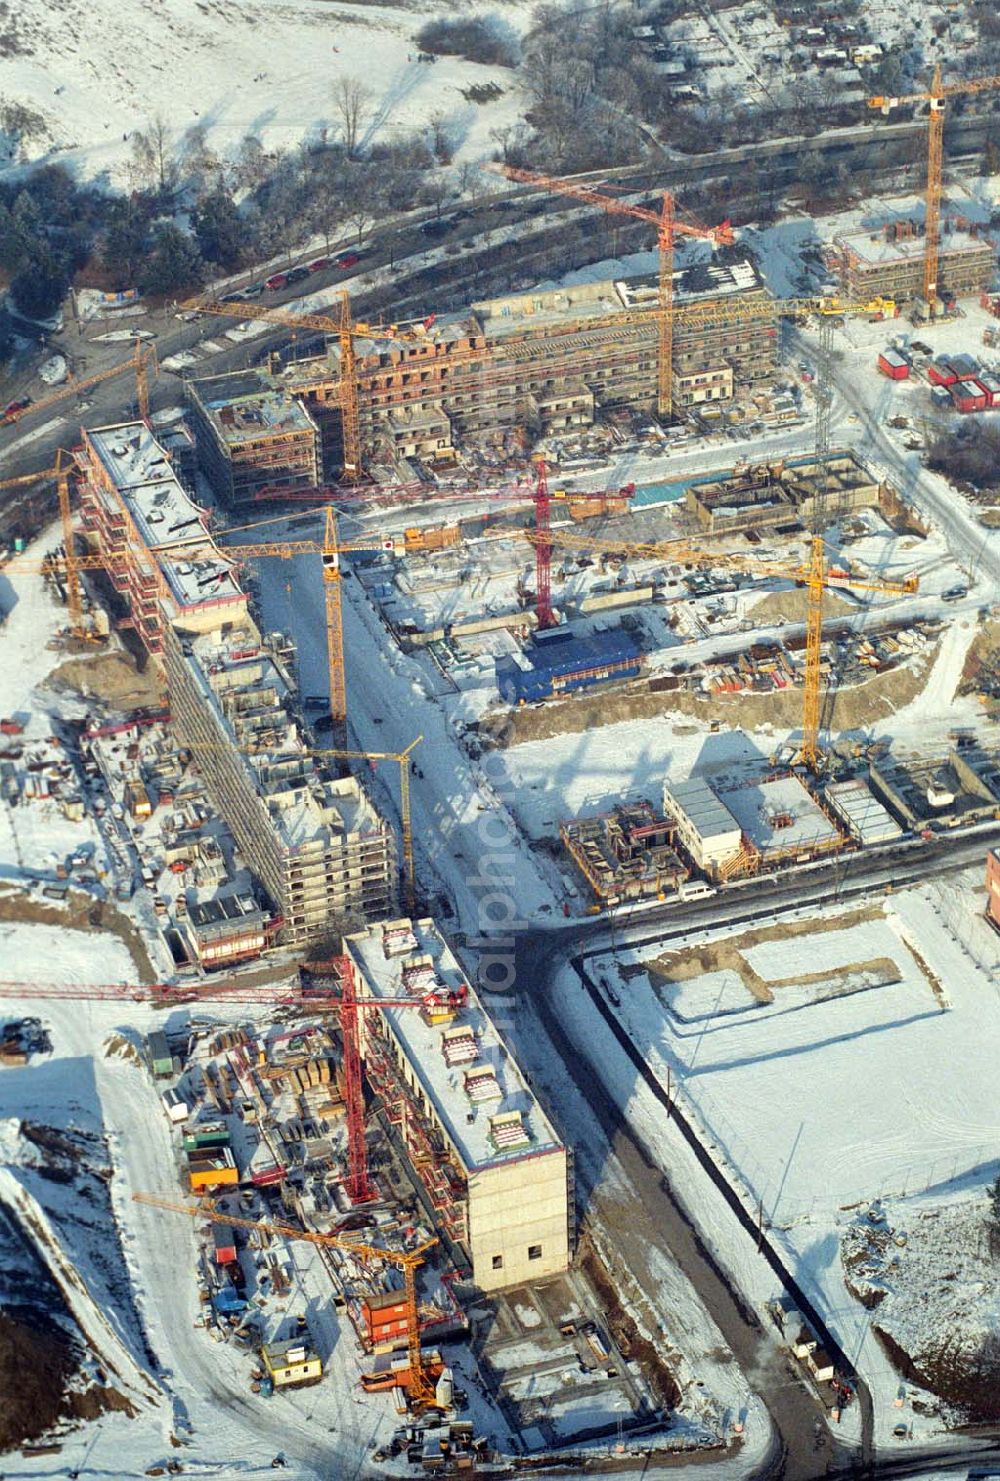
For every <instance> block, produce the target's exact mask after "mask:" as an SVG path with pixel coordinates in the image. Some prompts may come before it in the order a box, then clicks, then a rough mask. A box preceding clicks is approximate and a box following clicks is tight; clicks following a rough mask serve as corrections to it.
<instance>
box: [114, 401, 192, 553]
mask: <svg viewBox="0 0 1000 1481" xmlns="http://www.w3.org/2000/svg"><path fill="white" fill-rule="evenodd" d="M86 436H87V439H88V440H89V442H90V445H91V447H92V448H93V450H94V452H95V454H96V455H97V458H98V460H99V461H100V463H101V466H102V467H103V468H104V470H105V472H106V473H107V475H108V477H109V478H110V479H111V481H112V483H113V484H114V486H115V488H116V489H117V490H118V492H119V494H120V495H121V496H122V499H123V501H124V503H125V506H126V508H127V510H128V512H129V514H130V515H131V517H132V519H133V521H134V522H135V525H136V528H137V529H138V531H139V534H140V536H141V538H142V540H143V541H144V542H145V544H146V545H147V546H148V547H149V549H150V550H157V549H159V548H160V547H163V546H167V547H170V546H172V545H182V544H184V543H185V542H190V541H193V540H204V539H205V534H206V528H207V523H208V517H207V515H206V513H205V511H204V510H203V509H202V508H201V507H200V506H199V505H197V504H196V503H195V502H194V500H193V499H192V498H191V497H190V495H189V494H188V493H187V492H186V491H185V489H184V488H183V486H182V485H181V483H180V482H179V480H178V478H177V475H176V474H175V473H174V470H173V467H172V466H171V463H170V459H169V458H168V457H167V454H166V453H165V452H164V450H163V448H162V447H161V445H160V443H159V442H158V441H157V439H156V437H155V436H154V435H153V433H152V432H151V431H150V430H149V428H148V427H147V426H146V424H145V422H123V423H121V424H120V425H117V426H112V427H98V428H95V429H93V430H91V431H88V432H87V434H86Z"/></svg>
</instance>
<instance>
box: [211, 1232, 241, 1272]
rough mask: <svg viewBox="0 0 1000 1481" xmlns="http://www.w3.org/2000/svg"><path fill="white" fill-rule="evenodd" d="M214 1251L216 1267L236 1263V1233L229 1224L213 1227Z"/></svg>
mask: <svg viewBox="0 0 1000 1481" xmlns="http://www.w3.org/2000/svg"><path fill="white" fill-rule="evenodd" d="M212 1249H213V1253H214V1255H215V1263H216V1265H233V1264H235V1262H236V1233H235V1231H234V1230H233V1228H232V1227H231V1226H230V1225H229V1224H213V1225H212Z"/></svg>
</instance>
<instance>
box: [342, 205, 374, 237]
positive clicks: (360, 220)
mask: <svg viewBox="0 0 1000 1481" xmlns="http://www.w3.org/2000/svg"><path fill="white" fill-rule="evenodd" d="M346 220H348V221H349V222H350V223H351V225H352V226H353V227H354V230H355V231H356V232H357V234H358V245H359V246H360V245H361V241H362V238H363V237H364V235H365V232H367V231H368V230H369V228H370V227H372V226H374V224H375V218H374V216H373V215H372V213H371V211H369V209H368V207H367V206H363V205H357V206H352V207H351V209H350V210H349V211H348V212H347V216H346Z"/></svg>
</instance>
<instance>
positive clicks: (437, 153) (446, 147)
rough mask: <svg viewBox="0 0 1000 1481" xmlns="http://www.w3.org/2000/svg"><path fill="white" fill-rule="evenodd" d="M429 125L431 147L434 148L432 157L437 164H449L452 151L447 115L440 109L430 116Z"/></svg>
mask: <svg viewBox="0 0 1000 1481" xmlns="http://www.w3.org/2000/svg"><path fill="white" fill-rule="evenodd" d="M429 121H430V126H431V148H432V149H433V150H434V158H435V159H436V160H437V162H438V164H439V165H450V164H451V157H452V154H453V153H454V150H453V149H452V144H451V136H450V134H449V130H448V118H447V115H446V114H444V113H442V112H441V111H440V109H438V110H437V111H436V112H434V113H432V114H431V116H430V120H429Z"/></svg>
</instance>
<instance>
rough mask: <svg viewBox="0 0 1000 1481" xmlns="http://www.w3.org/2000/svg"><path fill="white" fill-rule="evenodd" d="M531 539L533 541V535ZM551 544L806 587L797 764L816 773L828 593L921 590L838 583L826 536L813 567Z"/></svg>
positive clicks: (909, 585)
mask: <svg viewBox="0 0 1000 1481" xmlns="http://www.w3.org/2000/svg"><path fill="white" fill-rule="evenodd" d="M530 538H531V539H534V538H535V536H534V533H533V532H532V534H531V536H530ZM550 538H551V539H553V540H556V541H558V542H559V543H560V544H565V545H568V546H570V547H572V548H576V549H583V550H596V551H602V552H604V553H606V554H615V555H622V556H625V557H627V558H631V559H636V560H650V559H652V560H661V559H667V560H675V561H681V562H687V563H690V564H692V565H700V566H727V567H729V568H730V569H732V568H734V567H735V568H738V569H739V570H743V571H747V572H749V573H750V574H752V575H761V576H779V577H782V578H784V579H785V580H790V581H795V582H797V583H798V584H799V585H802V586H804V587H806V589H807V591H808V604H807V611H806V666H805V678H804V683H803V694H802V741H801V744H800V746H799V750H798V755H797V757H796V760H797V761H798V762H800V763H802V764H803V765H805V766H808V767H809V769H810V770H811V771H816V770H818V768H819V764H820V747H819V719H820V697H821V688H822V685H821V677H822V675H821V655H822V646H823V592H824V590H825V589H826V588H827V586H831V585H835V586H849V587H851V588H852V589H853V590H855V591H870V592H879V593H882V594H884V595H886V596H912V595H913V594H914V593H915V592H916V591H917V590H918V589H919V580H918V578H917V577H916V576H904V577H903V578H902V579H901V580H899V581H889V580H883V579H881V578H879V579H874V578H872V577H868V576H859V577H854V576H851V575H849V574H848V573H846V572H840V571H838V572H837V573H836V578H835V579H832V577H833V573H832V572H831V571H830V568H829V566H828V564H827V559H826V547H825V543H824V541H823V537H822V536H821V535H814V536H813V537H812V538H811V540H810V542H809V561H808V564H805V565H804V564H802V563H801V562H792V561H789V562H787V563H786V562H783V561H771V560H768V561H759V562H758V561H754V560H753V558H752V557H749V556H745V555H739V554H728V553H726V552H723V551H707V550H704V549H697V548H694V547H692V546H689V545H688V544H687V543H686V542H685V541H683V540H672V541H671V540H667V541H662V542H656V543H651V544H630V543H629V542H627V541H625V542H615V541H611V540H601V539H596V538H593V537H591V536H585V535H580V536H578V535H575V534H574V533H573V532H571V531H563V530H562V529H556V530H553V531H552V532H551V536H550Z"/></svg>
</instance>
